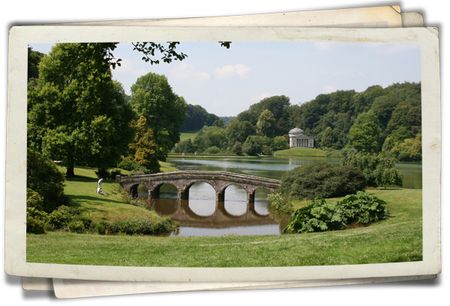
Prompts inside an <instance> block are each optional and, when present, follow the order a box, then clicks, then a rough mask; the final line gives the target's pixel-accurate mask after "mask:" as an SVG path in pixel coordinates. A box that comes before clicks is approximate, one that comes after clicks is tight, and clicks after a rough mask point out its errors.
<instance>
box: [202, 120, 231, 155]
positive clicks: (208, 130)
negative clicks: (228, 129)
mask: <svg viewBox="0 0 450 306" xmlns="http://www.w3.org/2000/svg"><path fill="white" fill-rule="evenodd" d="M226 146H227V137H226V134H225V129H224V128H221V127H218V126H205V127H204V128H203V129H201V130H200V132H199V133H198V134H197V136H196V137H195V139H194V147H195V148H196V149H197V150H198V151H200V152H204V151H205V150H207V149H208V148H210V147H217V148H219V149H225V148H226Z"/></svg>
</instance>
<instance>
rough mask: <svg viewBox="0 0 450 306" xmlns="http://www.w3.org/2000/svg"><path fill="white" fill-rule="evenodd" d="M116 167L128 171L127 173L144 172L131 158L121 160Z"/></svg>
mask: <svg viewBox="0 0 450 306" xmlns="http://www.w3.org/2000/svg"><path fill="white" fill-rule="evenodd" d="M117 167H119V168H122V169H125V170H128V171H144V170H145V168H144V167H143V166H141V165H140V164H139V163H138V162H136V161H134V160H133V159H132V158H131V157H129V156H127V157H123V158H122V160H121V161H120V162H119V163H118V164H117Z"/></svg>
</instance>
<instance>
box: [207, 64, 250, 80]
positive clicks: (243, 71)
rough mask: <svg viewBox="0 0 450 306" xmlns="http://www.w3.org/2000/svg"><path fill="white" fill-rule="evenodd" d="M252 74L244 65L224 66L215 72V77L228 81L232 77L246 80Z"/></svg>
mask: <svg viewBox="0 0 450 306" xmlns="http://www.w3.org/2000/svg"><path fill="white" fill-rule="evenodd" d="M249 72H250V68H249V67H247V66H246V65H244V64H235V65H224V66H222V67H217V68H216V69H215V70H214V77H215V78H218V79H227V78H232V77H235V76H237V77H240V78H244V77H245V76H246V75H247V74H248V73H249Z"/></svg>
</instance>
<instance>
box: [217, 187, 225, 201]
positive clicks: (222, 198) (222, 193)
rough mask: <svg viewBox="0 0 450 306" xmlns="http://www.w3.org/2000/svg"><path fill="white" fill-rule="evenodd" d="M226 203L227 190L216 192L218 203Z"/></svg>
mask: <svg viewBox="0 0 450 306" xmlns="http://www.w3.org/2000/svg"><path fill="white" fill-rule="evenodd" d="M220 202H222V203H223V202H225V190H222V191H219V192H217V191H216V203H220Z"/></svg>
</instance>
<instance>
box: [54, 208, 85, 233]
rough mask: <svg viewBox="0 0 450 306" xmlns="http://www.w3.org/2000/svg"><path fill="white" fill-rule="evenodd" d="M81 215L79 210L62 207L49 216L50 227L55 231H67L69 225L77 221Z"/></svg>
mask: <svg viewBox="0 0 450 306" xmlns="http://www.w3.org/2000/svg"><path fill="white" fill-rule="evenodd" d="M79 215H80V210H79V209H77V208H75V207H69V206H65V205H61V206H60V207H58V209H56V210H54V211H52V212H51V213H50V214H49V218H48V225H49V226H50V228H51V229H53V230H58V229H66V228H67V226H68V224H69V223H70V222H72V221H73V220H75V219H77V218H78V217H79Z"/></svg>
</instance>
